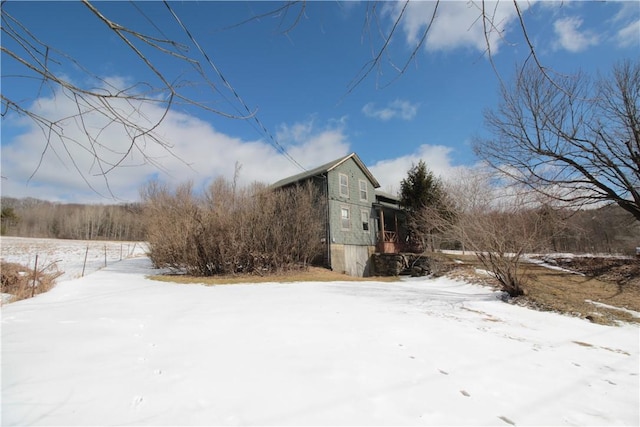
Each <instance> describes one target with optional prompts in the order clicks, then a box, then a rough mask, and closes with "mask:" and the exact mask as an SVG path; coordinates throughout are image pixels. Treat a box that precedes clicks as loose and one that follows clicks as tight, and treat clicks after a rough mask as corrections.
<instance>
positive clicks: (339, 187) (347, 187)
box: [338, 173, 349, 198]
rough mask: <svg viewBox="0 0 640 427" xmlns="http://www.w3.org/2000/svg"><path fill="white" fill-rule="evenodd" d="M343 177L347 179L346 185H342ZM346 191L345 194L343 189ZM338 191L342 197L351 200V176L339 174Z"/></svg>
mask: <svg viewBox="0 0 640 427" xmlns="http://www.w3.org/2000/svg"><path fill="white" fill-rule="evenodd" d="M342 177H344V179H345V185H344V186H343V185H342ZM343 187H344V189H345V192H343V191H342V189H343ZM338 191H339V192H340V196H342V197H346V198H349V175H347V174H344V173H339V174H338Z"/></svg>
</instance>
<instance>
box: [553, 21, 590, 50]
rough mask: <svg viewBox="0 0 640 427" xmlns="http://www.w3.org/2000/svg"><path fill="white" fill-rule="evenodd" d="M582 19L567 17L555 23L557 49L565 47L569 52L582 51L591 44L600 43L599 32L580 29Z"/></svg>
mask: <svg viewBox="0 0 640 427" xmlns="http://www.w3.org/2000/svg"><path fill="white" fill-rule="evenodd" d="M581 26H582V19H580V18H578V17H575V16H574V17H567V18H562V19H558V20H557V21H555V22H554V24H553V31H554V32H555V34H556V36H558V40H557V41H556V42H555V45H554V47H555V49H557V50H559V49H565V50H568V51H569V52H581V51H583V50H585V49H587V48H588V47H589V46H594V45H597V44H598V43H599V37H598V35H597V34H595V33H593V32H591V31H580V27H581Z"/></svg>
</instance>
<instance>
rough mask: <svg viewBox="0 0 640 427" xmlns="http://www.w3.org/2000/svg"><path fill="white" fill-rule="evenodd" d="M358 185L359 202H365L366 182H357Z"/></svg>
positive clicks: (366, 198)
mask: <svg viewBox="0 0 640 427" xmlns="http://www.w3.org/2000/svg"><path fill="white" fill-rule="evenodd" d="M358 182H359V183H360V200H362V201H365V202H366V201H367V200H368V197H367V181H363V180H359V181H358Z"/></svg>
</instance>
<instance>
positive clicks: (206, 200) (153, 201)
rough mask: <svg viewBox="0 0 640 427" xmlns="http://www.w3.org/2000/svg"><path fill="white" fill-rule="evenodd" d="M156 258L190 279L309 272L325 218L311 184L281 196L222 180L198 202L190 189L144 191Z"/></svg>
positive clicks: (149, 236) (149, 237)
mask: <svg viewBox="0 0 640 427" xmlns="http://www.w3.org/2000/svg"><path fill="white" fill-rule="evenodd" d="M143 199H144V200H145V207H144V212H145V218H146V228H147V240H148V242H149V248H150V257H151V259H152V261H153V262H154V264H155V265H156V266H158V267H170V268H172V269H175V270H178V271H183V272H186V273H187V274H192V275H200V276H211V275H216V274H236V273H251V274H267V273H272V272H277V271H282V270H288V269H293V268H301V267H302V268H304V267H306V266H307V265H309V263H310V262H311V260H312V259H313V258H314V257H315V256H316V255H317V254H318V252H319V251H320V250H321V237H322V233H323V222H322V212H323V211H324V210H323V209H322V207H321V206H320V205H319V200H318V195H317V191H316V189H315V188H314V187H312V186H311V185H307V186H297V187H291V188H286V189H280V190H277V191H273V190H270V189H268V188H267V187H266V186H264V185H260V184H254V185H252V186H250V187H248V188H242V189H238V188H236V185H235V182H233V183H232V182H229V181H227V180H225V179H218V180H216V181H215V182H214V183H213V184H212V185H211V186H210V187H209V188H208V189H207V191H206V192H205V193H204V194H203V195H201V196H197V195H195V194H194V192H193V188H192V186H191V185H190V184H185V185H181V186H179V187H178V188H177V189H176V190H175V191H170V190H169V189H168V188H167V187H166V186H162V185H160V184H158V183H151V184H149V185H147V187H146V188H145V189H144V190H143Z"/></svg>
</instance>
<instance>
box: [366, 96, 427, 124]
mask: <svg viewBox="0 0 640 427" xmlns="http://www.w3.org/2000/svg"><path fill="white" fill-rule="evenodd" d="M418 106H419V104H412V103H410V102H409V101H403V100H400V99H396V100H395V101H392V102H390V103H389V104H387V106H386V107H382V108H376V105H375V104H374V103H373V102H369V103H368V104H365V106H364V107H362V113H363V114H364V115H365V116H367V117H371V118H375V119H378V120H382V121H384V122H386V121H388V120H391V119H395V118H398V119H402V120H411V119H413V118H414V117H415V116H416V114H417V113H418Z"/></svg>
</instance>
